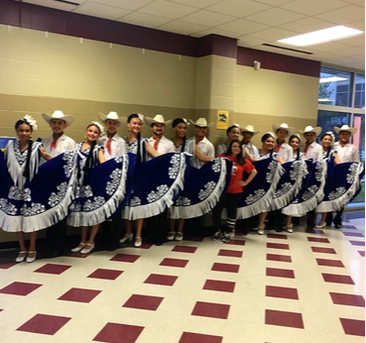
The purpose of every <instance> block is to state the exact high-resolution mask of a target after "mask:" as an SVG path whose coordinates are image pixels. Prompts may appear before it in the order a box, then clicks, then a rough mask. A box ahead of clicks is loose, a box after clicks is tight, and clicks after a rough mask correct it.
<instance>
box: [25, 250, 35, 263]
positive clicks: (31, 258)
mask: <svg viewBox="0 0 366 343" xmlns="http://www.w3.org/2000/svg"><path fill="white" fill-rule="evenodd" d="M29 255H33V256H29ZM36 256H37V251H28V256H27V259H26V261H27V262H28V263H32V262H34V261H35V260H36Z"/></svg>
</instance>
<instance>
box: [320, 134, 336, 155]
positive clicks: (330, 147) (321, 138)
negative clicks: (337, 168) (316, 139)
mask: <svg viewBox="0 0 366 343" xmlns="http://www.w3.org/2000/svg"><path fill="white" fill-rule="evenodd" d="M325 136H329V137H330V138H331V139H332V144H333V143H334V142H333V141H334V139H333V136H332V135H331V134H330V133H329V132H326V133H324V134H323V135H322V136H321V137H320V141H322V140H323V138H324V137H325ZM332 144H331V145H330V146H329V148H328V151H327V155H326V156H325V158H328V157H329V155H330V152H331V150H332ZM322 148H323V146H322Z"/></svg>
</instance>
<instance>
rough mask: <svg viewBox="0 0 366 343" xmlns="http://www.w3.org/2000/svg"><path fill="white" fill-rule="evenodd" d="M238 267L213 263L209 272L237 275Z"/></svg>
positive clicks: (236, 265)
mask: <svg viewBox="0 0 366 343" xmlns="http://www.w3.org/2000/svg"><path fill="white" fill-rule="evenodd" d="M239 267H240V266H239V265H238V264H229V263H214V264H213V265H212V268H211V270H214V271H216V272H228V273H238V272H239Z"/></svg>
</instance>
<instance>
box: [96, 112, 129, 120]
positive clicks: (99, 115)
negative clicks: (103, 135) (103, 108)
mask: <svg viewBox="0 0 366 343" xmlns="http://www.w3.org/2000/svg"><path fill="white" fill-rule="evenodd" d="M98 117H99V119H100V120H101V121H102V122H103V123H105V121H106V120H108V119H109V120H114V121H118V122H119V123H123V122H124V119H125V118H123V117H121V118H108V117H107V116H106V115H105V114H104V113H100V112H99V113H98Z"/></svg>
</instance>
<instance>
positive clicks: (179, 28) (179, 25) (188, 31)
mask: <svg viewBox="0 0 366 343" xmlns="http://www.w3.org/2000/svg"><path fill="white" fill-rule="evenodd" d="M208 28H209V27H207V26H203V25H198V24H192V23H187V22H185V21H181V20H174V21H171V22H170V23H167V24H164V25H161V26H159V27H158V29H159V30H163V31H168V32H174V33H179V34H182V35H192V34H194V33H196V32H201V31H204V30H207V29H208Z"/></svg>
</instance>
